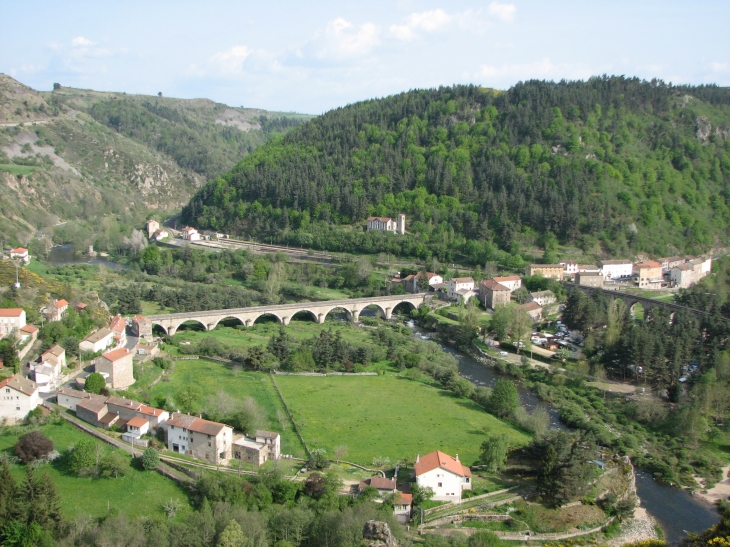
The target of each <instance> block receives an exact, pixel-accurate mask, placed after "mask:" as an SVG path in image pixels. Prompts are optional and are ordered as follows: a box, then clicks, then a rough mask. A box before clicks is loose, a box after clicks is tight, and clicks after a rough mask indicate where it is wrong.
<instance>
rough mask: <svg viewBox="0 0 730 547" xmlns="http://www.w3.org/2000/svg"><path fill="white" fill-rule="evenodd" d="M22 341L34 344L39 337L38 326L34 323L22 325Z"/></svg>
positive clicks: (20, 333)
mask: <svg viewBox="0 0 730 547" xmlns="http://www.w3.org/2000/svg"><path fill="white" fill-rule="evenodd" d="M19 335H20V341H21V342H22V343H26V342H27V343H28V345H32V344H33V342H35V341H36V340H37V339H38V327H36V326H33V325H23V326H22V327H20V332H19Z"/></svg>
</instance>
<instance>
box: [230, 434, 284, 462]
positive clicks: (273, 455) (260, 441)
mask: <svg viewBox="0 0 730 547" xmlns="http://www.w3.org/2000/svg"><path fill="white" fill-rule="evenodd" d="M233 457H234V458H235V459H237V460H241V461H243V462H247V463H251V464H255V465H263V464H264V463H266V462H267V461H268V460H278V459H279V458H280V457H281V436H280V435H279V434H278V433H274V432H272V431H264V430H258V431H256V434H255V435H254V436H253V437H246V436H244V437H242V438H240V439H238V440H236V441H233Z"/></svg>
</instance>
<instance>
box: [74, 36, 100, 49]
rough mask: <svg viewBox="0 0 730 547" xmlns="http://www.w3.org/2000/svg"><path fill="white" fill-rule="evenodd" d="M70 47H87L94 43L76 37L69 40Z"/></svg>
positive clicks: (81, 37)
mask: <svg viewBox="0 0 730 547" xmlns="http://www.w3.org/2000/svg"><path fill="white" fill-rule="evenodd" d="M71 45H72V46H74V47H89V46H93V45H94V42H92V41H91V40H88V39H87V38H84V37H83V36H77V37H76V38H74V39H73V40H71Z"/></svg>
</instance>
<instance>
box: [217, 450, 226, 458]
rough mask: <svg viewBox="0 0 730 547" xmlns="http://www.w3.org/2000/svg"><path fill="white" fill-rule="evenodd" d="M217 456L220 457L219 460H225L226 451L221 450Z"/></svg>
mask: <svg viewBox="0 0 730 547" xmlns="http://www.w3.org/2000/svg"><path fill="white" fill-rule="evenodd" d="M218 457H219V458H220V459H221V460H225V459H226V453H225V452H221V453H220V454H218Z"/></svg>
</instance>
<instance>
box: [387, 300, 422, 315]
mask: <svg viewBox="0 0 730 547" xmlns="http://www.w3.org/2000/svg"><path fill="white" fill-rule="evenodd" d="M415 309H416V306H415V305H414V304H413V302H411V301H409V300H401V301H400V302H398V303H397V304H396V305H395V306H393V310H392V312H391V313H398V312H400V311H403V310H407V311H408V313H409V314H410V312H411V311H413V310H415Z"/></svg>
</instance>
